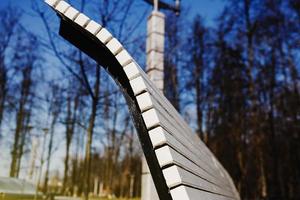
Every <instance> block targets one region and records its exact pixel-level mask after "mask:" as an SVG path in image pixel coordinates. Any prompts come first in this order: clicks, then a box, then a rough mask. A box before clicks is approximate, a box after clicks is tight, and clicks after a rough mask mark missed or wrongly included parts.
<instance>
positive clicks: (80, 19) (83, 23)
mask: <svg viewBox="0 0 300 200" xmlns="http://www.w3.org/2000/svg"><path fill="white" fill-rule="evenodd" d="M89 20H90V18H88V17H87V16H86V15H85V14H82V13H80V14H79V15H78V16H77V17H76V19H75V23H77V24H78V25H80V26H81V27H85V26H86V25H87V24H88V22H89Z"/></svg>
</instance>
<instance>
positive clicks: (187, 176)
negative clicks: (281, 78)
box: [163, 165, 234, 198]
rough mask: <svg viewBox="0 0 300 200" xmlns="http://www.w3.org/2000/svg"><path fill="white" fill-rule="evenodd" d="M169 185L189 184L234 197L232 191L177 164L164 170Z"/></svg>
mask: <svg viewBox="0 0 300 200" xmlns="http://www.w3.org/2000/svg"><path fill="white" fill-rule="evenodd" d="M163 174H164V177H165V179H166V182H167V185H168V186H169V187H170V188H172V187H175V186H178V185H180V184H184V185H188V186H191V187H194V188H197V189H200V190H206V191H210V192H213V193H216V194H220V195H225V196H228V197H231V198H233V197H234V195H233V194H232V192H229V191H226V190H223V189H221V188H218V187H217V186H215V185H213V184H211V183H209V182H207V181H206V180H204V179H202V178H200V177H198V176H195V175H194V174H192V173H190V172H188V171H186V170H184V169H182V168H180V167H177V166H175V165H174V166H171V167H169V168H167V169H164V170H163Z"/></svg>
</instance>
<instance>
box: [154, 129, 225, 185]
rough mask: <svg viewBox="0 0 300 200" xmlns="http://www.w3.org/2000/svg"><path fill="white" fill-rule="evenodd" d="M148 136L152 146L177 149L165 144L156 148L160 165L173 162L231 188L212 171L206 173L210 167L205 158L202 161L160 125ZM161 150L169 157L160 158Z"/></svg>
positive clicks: (217, 183)
mask: <svg viewBox="0 0 300 200" xmlns="http://www.w3.org/2000/svg"><path fill="white" fill-rule="evenodd" d="M149 136H150V139H151V142H152V144H153V146H154V147H158V146H161V145H163V144H168V146H170V147H172V148H173V149H176V150H177V151H178V152H176V151H174V150H173V149H172V148H170V150H169V149H167V148H168V147H166V146H165V147H162V148H159V149H157V150H156V155H157V158H158V161H159V162H160V166H161V167H164V166H165V165H167V164H171V163H175V164H177V165H179V166H181V167H183V168H187V169H189V170H194V171H195V173H196V174H198V175H199V176H201V177H203V178H205V179H207V180H208V181H210V182H212V183H215V184H216V185H220V186H224V187H227V188H231V187H230V184H229V183H227V182H222V181H220V180H219V179H218V178H217V177H215V176H213V175H214V172H211V173H208V172H210V169H211V168H210V166H209V165H207V163H206V160H204V161H203V160H202V159H201V158H200V157H197V154H195V153H194V152H193V150H192V148H188V147H187V146H185V144H184V143H180V142H181V141H180V142H179V141H177V140H176V139H175V138H173V136H171V135H170V134H169V133H167V132H166V131H164V130H163V129H162V128H161V127H157V128H155V129H153V130H151V131H149ZM179 146H181V148H178V147H179ZM163 149H165V150H163ZM161 151H163V153H164V152H166V151H168V152H169V153H168V154H169V155H171V157H168V160H167V159H165V160H161V159H160V158H161V154H162V153H161ZM184 156H185V157H184ZM186 157H188V158H189V159H187V158H186ZM199 161H200V164H199ZM197 163H198V165H197Z"/></svg>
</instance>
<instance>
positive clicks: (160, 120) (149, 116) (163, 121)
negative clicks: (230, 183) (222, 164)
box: [143, 108, 225, 181]
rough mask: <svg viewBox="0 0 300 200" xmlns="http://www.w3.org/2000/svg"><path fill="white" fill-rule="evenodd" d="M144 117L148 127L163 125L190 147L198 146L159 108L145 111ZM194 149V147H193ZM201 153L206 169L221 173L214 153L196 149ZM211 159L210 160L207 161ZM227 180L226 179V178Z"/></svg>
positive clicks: (212, 172) (201, 159) (200, 157)
mask: <svg viewBox="0 0 300 200" xmlns="http://www.w3.org/2000/svg"><path fill="white" fill-rule="evenodd" d="M143 118H144V121H145V124H146V126H147V127H148V128H152V127H156V126H161V127H163V128H164V129H165V130H167V131H168V132H169V133H172V134H173V135H174V136H176V138H180V141H182V142H187V141H188V144H189V147H194V148H197V144H196V143H195V142H193V141H191V140H190V139H189V138H187V137H185V134H184V132H179V131H178V130H177V129H176V128H177V127H176V124H170V121H168V119H167V118H165V117H164V116H163V115H161V113H159V110H155V109H153V108H152V109H150V110H148V111H146V112H144V113H143ZM191 149H192V150H194V149H193V148H191ZM196 152H197V153H198V154H199V156H198V157H199V159H200V160H199V159H198V160H199V161H198V162H200V163H203V165H204V166H206V170H207V171H208V172H210V173H211V174H214V176H216V175H215V174H219V175H220V169H219V168H218V167H217V165H214V164H213V163H212V161H213V155H211V156H208V155H206V154H204V152H202V151H201V149H200V150H197V151H196ZM207 161H209V162H207ZM220 179H224V177H220ZM224 181H225V180H224Z"/></svg>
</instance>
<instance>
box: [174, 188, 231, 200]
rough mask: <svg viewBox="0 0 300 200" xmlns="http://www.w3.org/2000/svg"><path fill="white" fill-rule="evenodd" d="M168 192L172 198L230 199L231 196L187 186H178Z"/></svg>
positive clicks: (178, 199) (184, 199)
mask: <svg viewBox="0 0 300 200" xmlns="http://www.w3.org/2000/svg"><path fill="white" fill-rule="evenodd" d="M170 192H171V195H172V198H173V200H191V199H193V200H232V198H229V197H225V196H222V195H217V194H214V193H210V192H206V191H203V190H198V189H195V188H191V187H187V186H179V187H177V188H174V189H172V190H171V191H170Z"/></svg>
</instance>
